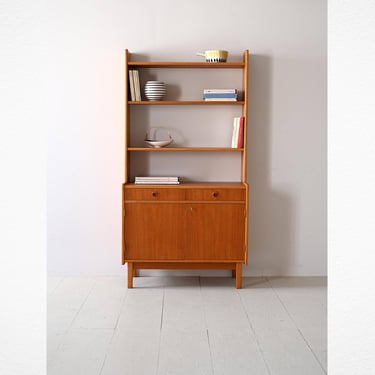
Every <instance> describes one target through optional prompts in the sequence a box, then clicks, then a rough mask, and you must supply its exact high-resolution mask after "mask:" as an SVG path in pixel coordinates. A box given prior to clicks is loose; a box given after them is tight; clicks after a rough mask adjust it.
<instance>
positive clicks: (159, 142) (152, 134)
mask: <svg viewBox="0 0 375 375" xmlns="http://www.w3.org/2000/svg"><path fill="white" fill-rule="evenodd" d="M160 130H162V131H163V133H164V134H166V135H167V136H165V135H164V136H165V139H158V137H157V132H158V131H160ZM145 142H146V143H147V144H148V145H149V146H151V147H155V148H160V147H165V146H168V145H169V144H171V143H172V142H173V138H172V136H171V133H170V132H169V130H168V129H167V128H163V127H152V128H150V129H148V130H147V132H146V136H145Z"/></svg>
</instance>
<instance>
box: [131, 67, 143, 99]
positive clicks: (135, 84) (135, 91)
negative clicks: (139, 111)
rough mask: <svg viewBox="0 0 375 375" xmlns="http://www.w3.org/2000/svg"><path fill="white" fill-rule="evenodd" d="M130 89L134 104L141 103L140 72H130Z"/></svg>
mask: <svg viewBox="0 0 375 375" xmlns="http://www.w3.org/2000/svg"><path fill="white" fill-rule="evenodd" d="M129 87H130V99H131V101H132V102H140V101H141V100H142V98H141V85H140V82H139V72H138V70H129Z"/></svg>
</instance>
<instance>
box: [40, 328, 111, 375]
mask: <svg viewBox="0 0 375 375" xmlns="http://www.w3.org/2000/svg"><path fill="white" fill-rule="evenodd" d="M112 336H113V330H112V329H91V330H86V329H71V330H70V331H69V332H68V333H67V334H65V335H64V338H63V340H62V342H61V344H60V346H59V349H58V351H57V353H56V355H55V358H54V359H53V360H52V361H51V362H49V363H48V367H47V370H48V375H67V374H90V375H99V374H100V370H101V368H102V366H103V362H104V358H105V356H106V353H107V350H108V346H109V342H110V340H111V338H112Z"/></svg>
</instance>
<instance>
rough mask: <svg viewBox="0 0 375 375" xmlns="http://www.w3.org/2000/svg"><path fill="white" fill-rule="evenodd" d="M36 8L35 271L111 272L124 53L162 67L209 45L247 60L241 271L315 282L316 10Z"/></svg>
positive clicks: (321, 222)
mask: <svg viewBox="0 0 375 375" xmlns="http://www.w3.org/2000/svg"><path fill="white" fill-rule="evenodd" d="M48 6H49V10H48V23H49V27H48V29H49V35H48V39H49V40H48V49H49V55H48V57H47V64H46V65H47V66H48V68H47V69H48V71H47V72H46V73H47V75H48V79H49V86H48V87H47V89H48V91H49V97H48V99H47V103H46V112H47V116H48V119H49V125H50V128H49V134H48V148H49V151H48V186H47V190H48V196H47V209H48V212H47V213H48V216H47V219H48V227H47V230H48V272H49V274H51V275H78V274H83V275H86V274H99V275H100V274H119V273H122V272H124V271H125V269H124V268H123V267H122V266H121V254H120V252H121V184H122V182H123V179H124V176H123V158H124V148H123V139H124V129H123V124H124V83H123V82H124V53H123V50H124V49H125V48H128V49H129V50H130V51H132V52H134V53H139V54H145V55H148V56H149V57H150V58H151V59H153V58H155V59H156V58H160V59H166V60H168V59H172V58H174V59H177V60H184V59H186V60H191V59H196V57H195V52H197V51H204V50H207V49H212V48H214V49H216V48H220V49H227V50H229V52H230V53H232V54H235V55H236V54H237V55H238V54H240V53H242V51H243V50H244V49H249V50H250V53H251V60H250V63H251V66H250V86H249V87H250V105H249V124H250V129H249V140H248V141H249V147H250V150H249V160H248V166H249V169H248V177H249V182H250V185H251V197H250V198H251V213H250V226H249V234H250V243H249V266H248V267H247V268H246V269H245V270H244V274H245V275H260V274H262V275H325V274H326V256H327V253H326V182H327V181H326V112H327V111H326V3H325V1H323V0H283V1H278V0H237V1H236V0H234V1H232V2H230V3H228V1H222V0H207V1H197V0H191V1H190V2H176V1H172V0H159V1H149V0H144V1H139V2H130V1H129V2H127V1H121V0H111V1H103V0H102V1H100V0H97V1H87V0H86V1H80V2H77V1H71V0H67V1H63V2H61V1H60V2H57V1H55V2H51V1H50V2H48ZM213 272H215V271H211V272H209V274H212V273H213ZM206 273H207V271H206Z"/></svg>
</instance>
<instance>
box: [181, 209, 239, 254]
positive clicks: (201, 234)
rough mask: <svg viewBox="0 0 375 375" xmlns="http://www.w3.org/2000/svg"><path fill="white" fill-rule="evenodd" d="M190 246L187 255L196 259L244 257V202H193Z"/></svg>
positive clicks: (190, 221)
mask: <svg viewBox="0 0 375 375" xmlns="http://www.w3.org/2000/svg"><path fill="white" fill-rule="evenodd" d="M190 207H191V209H190V218H191V219H190V220H189V223H190V226H189V233H190V237H189V238H190V246H189V248H188V249H189V250H188V254H186V257H187V258H189V259H197V260H212V261H214V260H243V259H244V246H245V205H244V204H230V203H209V204H191V205H190Z"/></svg>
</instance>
